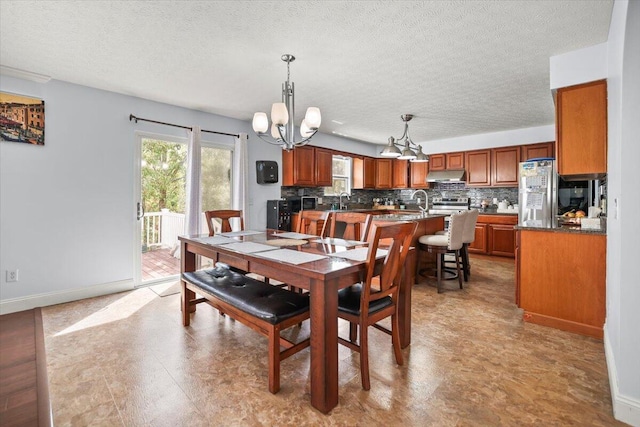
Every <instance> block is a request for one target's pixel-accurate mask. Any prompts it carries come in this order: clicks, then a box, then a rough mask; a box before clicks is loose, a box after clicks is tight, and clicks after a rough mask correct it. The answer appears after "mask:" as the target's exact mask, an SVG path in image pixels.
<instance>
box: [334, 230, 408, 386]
mask: <svg viewBox="0 0 640 427" xmlns="http://www.w3.org/2000/svg"><path fill="white" fill-rule="evenodd" d="M417 227H418V224H417V223H415V222H404V221H403V222H397V223H394V224H377V223H374V224H373V225H372V226H371V230H370V232H369V234H368V238H367V242H368V246H369V248H368V251H367V258H366V263H367V268H366V272H365V276H364V277H365V279H364V281H363V282H362V283H358V284H355V285H352V286H350V287H348V288H345V289H342V290H340V291H339V293H338V317H340V318H342V319H345V320H347V321H348V322H349V324H350V325H349V340H346V339H344V338H342V337H338V342H339V343H340V344H342V345H345V346H347V347H349V348H350V349H352V350H354V351H357V352H359V353H360V377H361V380H362V388H363V389H364V390H369V389H370V388H371V381H370V378H369V344H368V342H369V340H368V330H369V326H373V327H375V328H376V329H378V330H380V331H382V332H385V333H387V334H389V335H391V342H392V344H393V352H394V355H395V358H396V363H397V364H398V365H402V364H403V363H404V361H403V357H402V352H401V350H400V332H399V323H398V291H399V288H400V282H401V276H402V274H401V273H402V268H403V267H404V264H405V260H406V258H407V254H408V253H409V248H410V246H411V239H412V236H413V234H414V233H415V230H416V228H417ZM381 241H385V243H386V242H389V246H387V247H385V248H384V250H386V251H387V252H386V254H385V255H384V260H383V261H382V266H380V265H379V261H377V255H379V254H378V249H380V247H379V244H380V242H381ZM389 316H391V330H389V329H387V328H385V327H383V326H381V325H378V323H377V322H379V321H380V320H382V319H385V318H387V317H389Z"/></svg>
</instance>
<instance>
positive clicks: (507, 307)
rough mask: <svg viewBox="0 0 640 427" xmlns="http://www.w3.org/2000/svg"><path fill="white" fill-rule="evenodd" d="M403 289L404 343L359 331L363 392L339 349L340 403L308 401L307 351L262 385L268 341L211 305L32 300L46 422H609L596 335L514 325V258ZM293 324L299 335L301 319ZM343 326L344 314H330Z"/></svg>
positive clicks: (175, 299) (352, 358)
mask: <svg viewBox="0 0 640 427" xmlns="http://www.w3.org/2000/svg"><path fill="white" fill-rule="evenodd" d="M446 286H447V287H448V288H450V289H451V290H449V291H446V292H443V293H441V294H438V293H436V289H435V288H434V287H433V286H430V285H429V284H428V283H426V282H423V283H419V284H417V285H416V286H414V288H413V308H412V319H413V325H412V344H411V345H410V346H409V347H408V348H406V349H404V350H403V355H404V360H405V364H404V366H397V365H396V364H395V361H394V356H393V351H392V346H391V341H390V338H389V337H388V336H387V335H386V334H383V333H380V332H379V331H376V330H371V331H370V332H369V345H370V350H369V351H370V355H371V356H370V359H371V360H370V368H371V390H370V391H368V392H367V391H363V390H362V388H361V384H360V376H359V358H358V355H357V354H356V353H353V352H352V351H351V350H349V349H348V348H345V347H340V348H339V349H338V358H339V403H338V406H337V407H336V408H334V409H333V410H332V411H331V413H330V414H328V415H323V414H321V413H319V412H318V411H316V410H314V409H313V408H312V407H311V405H310V403H309V365H310V364H309V352H308V350H305V351H302V352H300V353H298V354H296V355H294V356H293V357H291V358H289V359H287V360H285V361H284V362H283V363H282V367H281V383H282V389H281V390H280V392H279V393H278V394H276V395H272V394H271V393H269V391H268V389H267V381H268V378H267V340H266V338H263V337H262V336H260V335H258V334H256V333H255V332H253V331H251V330H250V329H248V328H246V327H244V326H243V325H241V324H239V323H237V322H234V321H232V320H231V319H229V318H228V317H223V316H220V315H219V314H218V313H217V312H216V311H215V310H213V309H211V308H210V307H206V306H204V307H201V308H198V311H197V313H195V315H194V317H193V320H192V322H191V326H189V327H186V328H185V327H183V326H182V325H181V321H180V296H179V295H171V296H167V297H162V298H161V297H159V296H158V295H156V294H155V293H154V292H152V291H151V290H150V289H148V288H142V289H137V290H135V291H131V292H127V293H121V294H116V295H109V296H105V297H100V298H93V299H88V300H83V301H76V302H72V303H68V304H62V305H58V306H52V307H46V308H44V309H43V321H44V331H45V340H46V348H47V361H48V371H49V384H50V393H51V402H52V406H53V417H54V422H55V425H64V426H88V425H92V426H93V425H105V426H127V427H128V426H172V427H173V426H183V425H190V426H192V425H193V426H212V425H225V426H274V425H296V426H302V425H309V426H322V425H331V426H334V425H349V426H378V425H380V426H382V425H384V426H397V425H402V426H502V425H504V426H522V425H535V426H565V425H574V426H617V425H623V424H622V423H618V422H617V421H616V420H614V418H613V416H612V407H611V396H610V394H609V382H608V378H607V367H606V363H605V356H604V347H603V343H602V341H599V340H596V339H593V338H588V337H583V336H579V335H574V334H570V333H567V332H563V331H559V330H555V329H550V328H546V327H543V326H539V325H534V324H530V323H524V322H522V319H521V318H522V311H521V310H520V309H518V308H517V307H516V306H515V304H514V303H513V301H514V271H513V260H503V259H492V258H488V257H483V258H480V257H473V258H472V276H471V279H470V281H469V283H467V284H465V288H464V289H463V290H462V291H460V290H456V288H457V286H458V284H457V281H450V282H449V283H447V284H446ZM293 332H294V333H298V334H300V335H301V336H303V335H304V334H308V322H305V324H303V326H302V328H301V329H300V330H297V329H295V328H294V330H293ZM340 332H341V334H342V335H347V336H348V325H347V324H345V323H342V322H341V323H340Z"/></svg>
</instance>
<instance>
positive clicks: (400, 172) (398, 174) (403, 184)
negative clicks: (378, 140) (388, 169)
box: [391, 159, 409, 188]
mask: <svg viewBox="0 0 640 427" xmlns="http://www.w3.org/2000/svg"><path fill="white" fill-rule="evenodd" d="M392 171H393V178H392V179H391V183H392V186H393V188H408V187H409V160H397V159H394V160H393V166H392Z"/></svg>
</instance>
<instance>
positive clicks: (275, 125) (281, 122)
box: [253, 54, 321, 151]
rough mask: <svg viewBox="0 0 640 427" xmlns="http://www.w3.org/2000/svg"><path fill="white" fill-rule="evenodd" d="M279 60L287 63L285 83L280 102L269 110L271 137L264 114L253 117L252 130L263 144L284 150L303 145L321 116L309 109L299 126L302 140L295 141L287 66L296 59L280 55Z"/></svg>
mask: <svg viewBox="0 0 640 427" xmlns="http://www.w3.org/2000/svg"><path fill="white" fill-rule="evenodd" d="M281 59H282V60H283V61H284V62H286V63H287V81H285V82H284V83H283V84H282V102H281V103H276V104H273V106H272V108H271V121H272V123H271V135H268V131H269V120H268V118H267V115H266V113H256V114H255V115H254V116H253V130H254V132H255V133H256V134H257V135H258V137H260V139H262V140H263V141H265V142H268V143H269V144H273V145H281V146H282V148H283V149H284V150H287V151H289V150H291V149H293V148H295V147H299V146H302V145H305V144H306V143H307V142H309V140H311V138H312V137H313V136H314V135H315V134H316V133H317V132H318V128H319V127H320V122H321V116H320V110H319V109H318V108H316V107H309V108H308V109H307V113H306V115H305V118H304V120H303V121H302V123H301V124H300V134H301V136H302V139H301V140H299V141H296V140H295V134H294V130H295V125H294V117H295V88H294V84H293V82H291V81H290V75H291V72H290V68H289V65H290V64H291V62H293V61H294V60H295V59H296V58H295V56H293V55H290V54H285V55H282V57H281Z"/></svg>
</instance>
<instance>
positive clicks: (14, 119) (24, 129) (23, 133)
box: [0, 92, 44, 145]
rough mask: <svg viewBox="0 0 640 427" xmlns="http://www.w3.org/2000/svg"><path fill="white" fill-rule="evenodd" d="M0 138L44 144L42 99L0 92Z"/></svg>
mask: <svg viewBox="0 0 640 427" xmlns="http://www.w3.org/2000/svg"><path fill="white" fill-rule="evenodd" d="M0 140H1V141H2V142H24V143H27V144H35V145H44V101H43V100H42V99H38V98H31V97H28V96H22V95H15V94H13V93H7V92H0Z"/></svg>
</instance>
